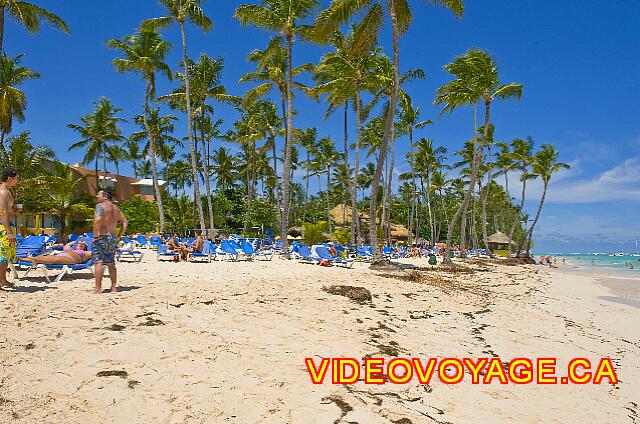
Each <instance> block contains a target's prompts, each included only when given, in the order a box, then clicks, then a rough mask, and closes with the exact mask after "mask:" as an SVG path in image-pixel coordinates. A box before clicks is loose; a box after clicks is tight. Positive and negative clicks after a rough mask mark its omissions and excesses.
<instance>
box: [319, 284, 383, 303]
mask: <svg viewBox="0 0 640 424" xmlns="http://www.w3.org/2000/svg"><path fill="white" fill-rule="evenodd" d="M322 290H323V291H325V292H327V293H329V294H333V295H337V296H345V297H348V298H349V299H351V300H353V301H354V302H358V303H365V302H371V292H370V291H369V290H367V289H365V288H364V287H353V286H337V285H332V286H329V287H326V286H323V287H322Z"/></svg>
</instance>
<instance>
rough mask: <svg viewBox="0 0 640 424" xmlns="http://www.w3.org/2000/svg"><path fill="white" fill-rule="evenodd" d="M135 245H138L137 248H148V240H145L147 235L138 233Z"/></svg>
mask: <svg viewBox="0 0 640 424" xmlns="http://www.w3.org/2000/svg"><path fill="white" fill-rule="evenodd" d="M136 245H138V247H139V248H143V249H148V248H149V241H148V240H147V237H146V236H145V235H142V234H138V236H137V237H136Z"/></svg>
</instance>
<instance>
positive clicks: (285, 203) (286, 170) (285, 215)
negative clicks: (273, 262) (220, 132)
mask: <svg viewBox="0 0 640 424" xmlns="http://www.w3.org/2000/svg"><path fill="white" fill-rule="evenodd" d="M286 39H287V130H286V134H287V139H286V140H285V147H284V162H283V164H282V221H281V222H280V239H281V241H282V252H284V253H286V252H287V251H288V249H287V248H288V245H289V244H288V241H287V230H288V229H289V199H290V197H291V175H290V174H291V147H292V143H293V131H292V130H293V93H292V90H293V67H292V64H293V58H292V51H293V48H292V44H293V38H292V36H291V35H289V34H288V35H287V36H286Z"/></svg>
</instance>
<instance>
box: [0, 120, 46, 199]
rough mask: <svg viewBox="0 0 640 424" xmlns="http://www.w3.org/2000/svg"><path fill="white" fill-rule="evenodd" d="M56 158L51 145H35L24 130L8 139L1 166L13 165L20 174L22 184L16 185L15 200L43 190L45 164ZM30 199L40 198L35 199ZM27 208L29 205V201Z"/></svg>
mask: <svg viewBox="0 0 640 424" xmlns="http://www.w3.org/2000/svg"><path fill="white" fill-rule="evenodd" d="M54 158H55V153H54V151H53V150H52V149H51V147H49V146H34V145H33V144H31V136H30V134H29V133H28V132H22V133H19V134H17V135H15V136H12V137H9V138H8V139H7V149H6V150H5V151H4V152H1V153H0V166H2V167H3V168H5V167H8V166H10V167H12V168H14V169H15V170H16V171H18V174H20V184H18V185H17V186H16V187H15V201H16V203H21V202H22V200H23V197H25V199H24V200H27V198H26V197H27V195H29V197H32V196H31V194H32V193H33V194H34V196H35V197H39V196H37V194H38V193H40V192H41V190H39V189H41V188H42V185H41V184H39V183H38V182H39V181H40V180H39V179H40V177H41V176H42V174H44V173H45V164H46V163H47V161H50V160H52V159H54ZM30 200H39V199H33V198H31V199H30ZM22 203H25V208H26V207H27V205H26V203H27V202H22Z"/></svg>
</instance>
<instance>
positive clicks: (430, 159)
mask: <svg viewBox="0 0 640 424" xmlns="http://www.w3.org/2000/svg"><path fill="white" fill-rule="evenodd" d="M415 147H416V149H417V150H416V154H415V173H416V174H418V175H419V176H420V184H421V189H420V191H421V192H422V193H423V195H424V196H425V198H426V201H427V202H426V203H427V213H428V216H429V230H430V240H431V243H435V242H436V241H437V240H436V226H435V213H433V210H432V205H431V195H430V190H431V175H432V174H433V173H435V172H436V171H438V170H439V169H440V168H442V166H443V164H442V161H443V160H444V155H445V153H446V152H447V149H446V148H444V147H442V146H439V147H436V148H434V147H433V142H432V141H431V140H429V139H427V138H422V139H420V140H419V141H417V142H416V143H415ZM425 183H426V188H425Z"/></svg>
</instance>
